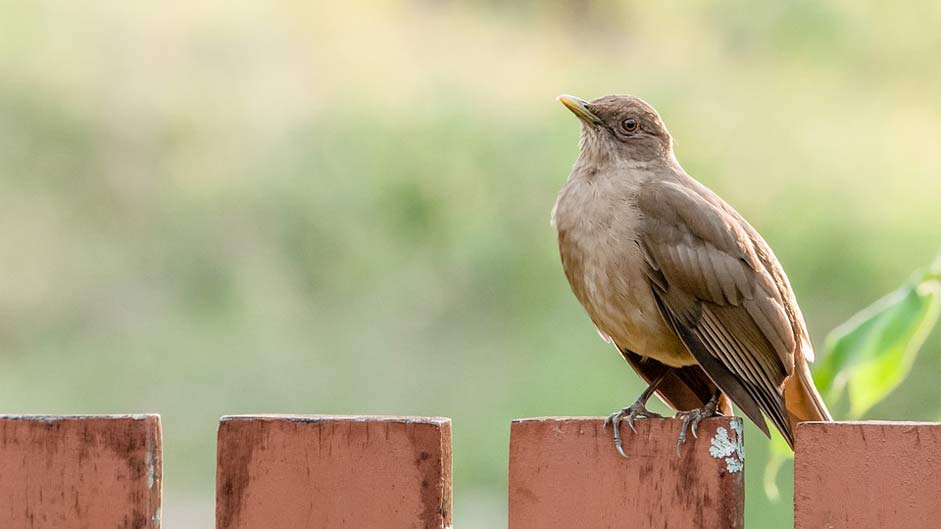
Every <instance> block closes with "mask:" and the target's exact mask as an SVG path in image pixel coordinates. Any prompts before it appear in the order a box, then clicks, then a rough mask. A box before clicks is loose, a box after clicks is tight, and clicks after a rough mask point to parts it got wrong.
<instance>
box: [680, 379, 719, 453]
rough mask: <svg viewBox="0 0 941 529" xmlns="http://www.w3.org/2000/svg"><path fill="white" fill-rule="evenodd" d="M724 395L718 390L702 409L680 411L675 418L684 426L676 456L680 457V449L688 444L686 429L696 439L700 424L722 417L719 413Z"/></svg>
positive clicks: (681, 428) (681, 430)
mask: <svg viewBox="0 0 941 529" xmlns="http://www.w3.org/2000/svg"><path fill="white" fill-rule="evenodd" d="M721 395H722V392H721V391H719V390H718V389H716V392H715V393H713V394H712V398H711V399H709V402H707V403H706V405H705V406H703V407H702V408H696V409H695V410H689V411H678V412H676V415H675V416H674V418H676V419H679V418H682V419H683V425H682V426H680V438H679V439H677V441H676V455H680V447H681V446H683V443H685V442H686V429H687V428H689V431H690V432H692V433H693V437H696V428H697V427H698V426H699V423H700V422H702V420H703V419H708V418H709V417H715V416H716V415H720V413H719V412H718V408H719V397H720V396H721Z"/></svg>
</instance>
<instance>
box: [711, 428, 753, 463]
mask: <svg viewBox="0 0 941 529" xmlns="http://www.w3.org/2000/svg"><path fill="white" fill-rule="evenodd" d="M729 426H730V427H731V428H732V431H734V432H735V436H734V437H731V436H729V431H728V430H726V429H725V427H723V426H720V427H718V428H717V429H716V434H715V435H714V436H712V440H711V441H710V442H709V455H711V456H712V457H714V458H716V459H724V460H725V469H726V470H728V471H729V472H731V473H735V472H741V471H742V469H744V468H745V444H744V443H743V442H742V440H743V437H742V420H741V419H739V418H735V419H733V420H732V421H731V422H730V424H729Z"/></svg>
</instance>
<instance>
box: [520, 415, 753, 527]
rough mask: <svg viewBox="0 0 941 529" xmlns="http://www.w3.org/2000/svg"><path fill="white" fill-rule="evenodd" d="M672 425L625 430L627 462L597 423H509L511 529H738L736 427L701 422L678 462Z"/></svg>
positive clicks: (676, 424) (643, 424)
mask: <svg viewBox="0 0 941 529" xmlns="http://www.w3.org/2000/svg"><path fill="white" fill-rule="evenodd" d="M680 422H681V421H678V420H674V419H641V420H638V421H637V423H636V428H637V433H634V432H632V431H631V430H630V429H629V427H628V426H627V424H626V423H623V424H622V425H621V426H622V428H621V433H622V436H623V439H624V451H625V453H626V454H627V455H628V458H627V459H625V458H623V457H621V456H620V455H619V454H618V453H617V452H616V451H615V448H614V443H613V441H612V439H611V430H610V429H608V430H607V431H603V430H602V427H601V426H602V420H601V419H600V418H594V417H592V418H575V417H573V418H557V417H549V418H538V419H521V420H517V421H513V425H512V428H511V433H510V490H509V495H510V505H509V514H510V525H509V527H510V529H573V528H581V527H584V528H592V529H616V528H644V529H648V528H651V529H652V528H670V529H673V528H676V529H687V528H696V529H732V528H736V529H737V528H741V527H742V526H743V520H742V515H743V511H744V500H745V493H744V488H743V485H744V477H743V475H742V474H743V468H742V465H743V463H744V460H743V457H744V450H743V448H742V444H741V443H742V434H741V430H742V428H741V424H742V423H741V420H740V419H737V418H732V417H717V418H714V419H708V420H705V421H703V422H702V423H701V424H700V425H699V429H698V436H699V437H698V439H694V438H693V437H692V436H690V437H689V439H688V440H687V441H686V444H685V445H683V447H682V449H681V451H680V455H679V456H677V454H676V440H677V436H678V435H679V433H680Z"/></svg>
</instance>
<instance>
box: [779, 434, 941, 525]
mask: <svg viewBox="0 0 941 529" xmlns="http://www.w3.org/2000/svg"><path fill="white" fill-rule="evenodd" d="M794 526H795V528H796V529H859V528H863V527H878V528H880V529H915V528H928V527H941V424H939V423H914V422H835V423H820V422H808V423H802V424H800V425H798V427H797V442H796V447H795V454H794Z"/></svg>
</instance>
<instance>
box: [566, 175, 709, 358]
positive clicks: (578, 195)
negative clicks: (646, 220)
mask: <svg viewBox="0 0 941 529" xmlns="http://www.w3.org/2000/svg"><path fill="white" fill-rule="evenodd" d="M607 185H617V184H616V183H611V182H610V181H608V182H606V181H596V182H592V183H587V184H586V183H585V182H581V185H571V182H570V183H569V185H566V186H565V188H563V189H562V192H561V193H560V194H559V199H558V201H557V203H556V208H555V210H554V214H553V221H554V223H555V225H556V229H557V230H558V235H559V252H560V254H561V256H562V266H563V268H564V269H565V275H566V277H567V278H568V280H569V283H570V285H571V287H572V291H573V292H574V293H575V296H576V297H577V298H578V300H579V302H580V303H581V304H582V306H583V307H584V308H585V310H586V311H587V312H588V315H589V316H590V317H591V319H592V321H593V322H594V324H595V326H596V327H597V328H598V331H599V332H600V333H601V334H602V335H603V336H604V337H606V338H610V340H612V341H613V342H614V343H615V344H617V345H618V346H620V347H622V348H625V349H628V350H630V351H633V352H635V353H637V354H639V355H642V356H647V357H651V358H654V359H656V360H657V361H659V362H662V363H664V364H667V365H671V366H683V365H691V364H694V363H695V360H694V359H693V357H692V356H691V355H690V354H689V352H688V351H687V350H686V348H685V347H684V346H683V344H682V343H681V342H680V340H679V339H678V338H677V337H676V335H675V334H674V333H673V331H672V329H670V327H669V326H668V325H667V323H666V322H665V321H664V320H663V317H662V316H661V315H660V311H659V309H658V308H657V304H656V300H655V299H654V297H653V293H652V291H651V288H650V284H649V282H648V279H647V277H646V275H645V273H644V269H643V262H644V258H643V255H642V254H641V251H640V248H639V247H638V246H637V243H636V240H637V237H636V235H637V226H638V224H639V222H640V219H639V211H638V209H637V207H636V206H635V205H634V204H633V203H632V201H631V200H630V197H631V193H630V192H629V190H624V189H620V190H617V191H618V192H612V191H614V190H611V189H599V188H598V187H599V186H607ZM613 196H618V197H622V198H621V199H620V200H618V199H612V198H611V197H613Z"/></svg>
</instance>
